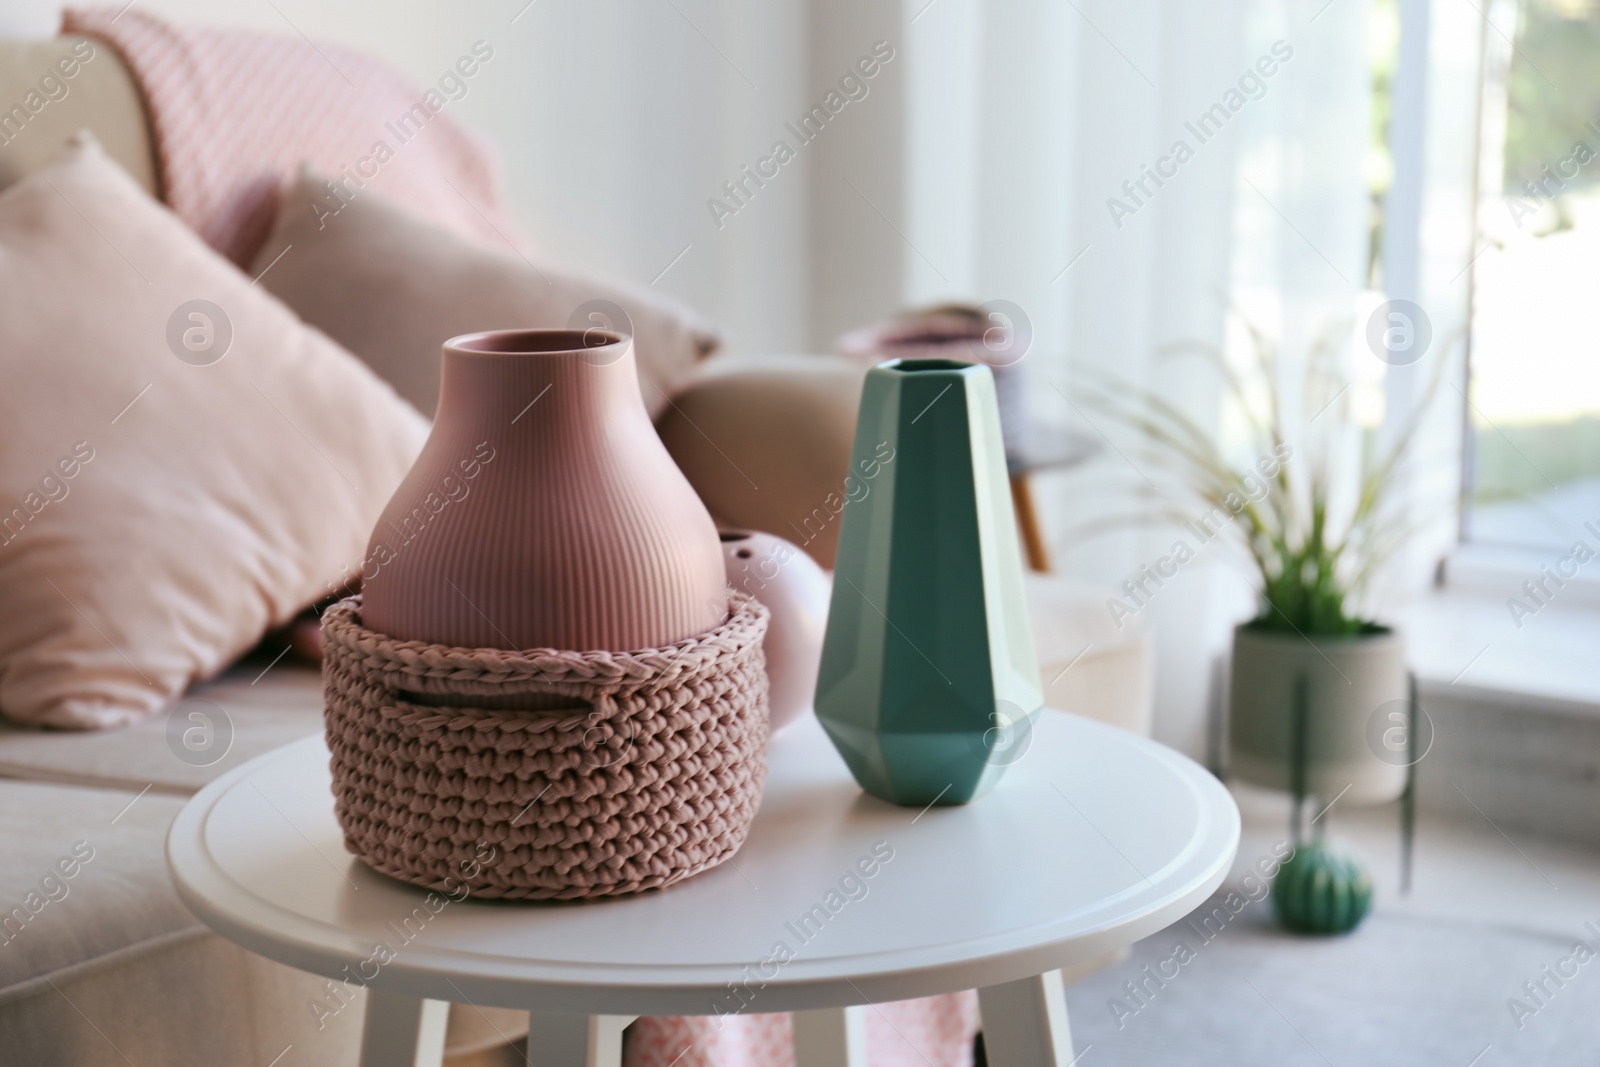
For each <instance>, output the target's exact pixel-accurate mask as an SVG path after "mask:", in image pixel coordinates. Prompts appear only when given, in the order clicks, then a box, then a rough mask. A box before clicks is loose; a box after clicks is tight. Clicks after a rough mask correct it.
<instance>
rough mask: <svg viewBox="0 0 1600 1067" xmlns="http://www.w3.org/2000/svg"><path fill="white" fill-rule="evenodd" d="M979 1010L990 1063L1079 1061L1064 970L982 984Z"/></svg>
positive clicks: (1066, 1065) (1041, 1065)
mask: <svg viewBox="0 0 1600 1067" xmlns="http://www.w3.org/2000/svg"><path fill="white" fill-rule="evenodd" d="M978 1010H979V1012H980V1013H981V1014H982V1015H983V1050H984V1052H985V1053H986V1054H987V1055H988V1057H989V1063H990V1067H1071V1065H1072V1064H1073V1063H1075V1062H1076V1060H1074V1059H1073V1056H1072V1033H1071V1031H1070V1030H1069V1029H1068V1027H1067V1000H1066V995H1065V993H1064V992H1063V989H1062V984H1061V972H1060V971H1046V972H1045V973H1044V974H1041V975H1039V976H1037V977H1035V978H1024V979H1022V980H1021V981H1020V982H1007V983H1006V984H1004V985H994V986H988V987H986V988H984V989H980V990H978ZM1084 1051H1088V1050H1087V1049H1085V1050H1084Z"/></svg>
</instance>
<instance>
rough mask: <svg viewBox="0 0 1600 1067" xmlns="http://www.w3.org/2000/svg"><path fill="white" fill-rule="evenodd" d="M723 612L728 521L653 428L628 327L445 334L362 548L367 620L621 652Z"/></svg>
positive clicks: (709, 621) (446, 634)
mask: <svg viewBox="0 0 1600 1067" xmlns="http://www.w3.org/2000/svg"><path fill="white" fill-rule="evenodd" d="M726 608H727V595H726V589H725V585H724V578H723V561H722V548H721V545H720V543H719V542H718V539H717V530H716V526H715V525H714V524H713V523H712V521H711V516H710V514H708V513H707V511H706V509H705V505H703V504H702V503H701V502H700V498H699V497H698V496H696V495H695V492H694V490H693V489H692V488H690V486H689V483H688V481H687V480H686V479H685V478H684V476H683V474H682V473H681V472H679V470H678V468H677V466H676V465H675V464H674V463H673V462H672V458H671V457H670V456H669V455H668V454H667V450H666V448H665V447H663V446H662V444H661V439H660V438H659V437H657V436H656V432H655V428H654V427H653V426H652V425H651V424H650V416H649V415H648V414H647V413H646V411H645V408H644V403H643V401H642V399H641V398H640V395H639V379H638V372H637V370H636V368H635V366H634V358H633V342H632V340H631V339H629V338H626V337H622V336H619V335H617V334H613V333H609V332H606V331H601V330H588V331H583V332H580V331H576V330H506V331H496V332H490V333H477V334H468V335H466V336H464V337H456V338H453V339H451V340H449V341H446V342H445V345H444V369H443V374H442V380H441V387H440V393H439V410H438V414H437V416H436V417H435V422H434V425H433V432H432V434H431V435H430V436H429V438H428V442H427V444H426V445H425V446H424V447H423V449H422V454H421V456H419V457H418V459H417V462H416V465H415V466H414V467H412V468H411V473H410V474H408V475H407V476H406V478H405V481H404V482H402V483H401V485H400V488H399V490H398V491H396V493H395V495H394V497H393V499H391V500H390V501H389V506H388V508H387V509H386V510H385V511H384V513H383V517H382V518H381V519H379V520H378V525H377V528H376V529H374V530H373V532H372V540H371V541H370V543H369V544H368V546H367V559H366V560H365V561H364V564H363V567H362V610H361V614H362V622H363V623H364V624H365V625H366V626H367V627H368V628H370V629H372V630H376V631H378V632H379V633H383V634H388V635H390V636H392V637H398V638H402V639H408V640H416V641H427V642H430V643H435V644H445V645H456V646H460V647H467V648H508V649H532V648H555V649H566V650H573V651H598V650H609V651H616V652H620V651H630V650H637V649H647V648H656V647H660V646H662V645H667V644H670V643H672V642H675V641H679V640H682V639H683V638H686V637H691V636H694V635H695V634H699V633H703V632H704V631H706V630H708V629H710V628H712V627H714V626H717V625H719V624H721V623H722V621H723V619H724V616H725V614H726Z"/></svg>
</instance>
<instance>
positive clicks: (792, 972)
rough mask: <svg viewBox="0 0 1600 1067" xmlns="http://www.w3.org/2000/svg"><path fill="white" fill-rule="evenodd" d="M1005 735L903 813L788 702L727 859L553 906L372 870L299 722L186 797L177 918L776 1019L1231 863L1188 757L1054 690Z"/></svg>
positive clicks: (999, 961)
mask: <svg viewBox="0 0 1600 1067" xmlns="http://www.w3.org/2000/svg"><path fill="white" fill-rule="evenodd" d="M1007 751H1008V753H1010V754H1012V755H1013V756H1014V757H1015V759H1016V762H1015V763H1014V765H1013V766H1011V767H1010V768H1009V770H1008V773H1007V774H1006V776H1005V777H1004V778H1003V779H1002V780H1001V782H1000V784H999V785H998V786H996V787H995V789H994V790H993V791H992V792H991V793H989V794H988V795H987V796H985V797H982V798H980V799H979V800H977V801H975V802H973V803H971V804H968V805H965V806H961V807H944V806H934V807H930V808H927V809H923V810H921V811H918V810H915V809H908V808H901V807H896V806H894V805H891V804H888V803H885V802H883V801H881V800H878V799H876V798H874V797H871V796H868V795H866V794H865V793H863V792H862V791H861V789H860V788H859V787H858V786H857V785H856V784H855V782H854V781H853V780H852V779H851V777H850V775H849V772H848V771H847V770H846V769H845V766H844V763H843V761H842V760H841V759H840V758H839V756H838V754H837V753H836V752H835V751H834V749H833V747H832V745H831V744H830V743H829V741H828V740H827V737H826V736H825V735H824V734H823V732H822V729H821V727H820V725H819V724H818V723H817V722H816V720H815V719H814V718H813V717H811V716H807V717H805V718H804V719H802V720H801V721H800V722H797V723H795V724H794V725H792V726H791V727H789V728H788V729H787V730H785V731H783V732H782V733H780V734H778V735H777V736H776V737H774V738H773V739H772V741H771V744H770V748H769V771H768V777H767V784H766V790H765V793H764V796H763V799H762V803H761V808H760V811H759V812H758V814H757V816H756V819H755V822H754V824H753V826H752V827H751V831H750V835H749V838H748V840H747V841H746V842H745V845H744V847H743V848H742V849H741V850H740V851H739V852H738V853H737V854H736V855H735V856H734V857H733V858H732V859H730V860H728V861H727V862H725V863H723V864H722V865H721V866H719V867H716V868H714V869H712V870H710V871H707V872H704V873H702V874H700V875H698V876H696V877H693V878H690V879H688V880H686V881H684V882H682V883H679V884H678V885H675V886H672V887H669V888H667V889H665V890H659V891H653V892H648V893H643V894H638V895H635V896H631V897H620V898H612V899H608V900H600V901H593V902H582V903H557V904H552V903H518V902H505V901H489V900H480V899H474V898H471V897H470V896H467V897H466V898H465V899H462V900H459V901H458V900H453V899H446V898H445V897H444V896H443V895H441V894H435V895H434V897H433V898H432V900H431V901H430V900H429V898H428V893H427V891H426V890H422V889H419V888H416V887H413V886H410V885H406V884H404V883H401V882H398V881H395V880H392V879H390V878H387V877H385V876H383V875H380V874H377V873H376V872H374V871H372V870H370V869H369V868H367V867H366V866H365V865H363V864H362V863H361V862H360V861H358V860H357V859H356V858H355V857H354V856H352V855H351V854H349V853H348V852H346V851H345V848H344V844H343V836H342V833H341V831H340V828H339V825H338V823H337V821H336V820H335V817H334V811H333V797H332V795H331V792H330V775H329V771H328V753H327V749H326V748H325V746H324V745H323V742H322V740H321V739H320V738H309V739H307V740H305V741H302V742H298V743H295V744H292V745H288V746H286V747H284V748H282V749H279V750H277V751H274V752H271V753H268V754H267V755H264V756H261V757H259V758H257V759H255V760H253V761H251V762H250V763H248V764H245V765H243V766H241V767H238V768H236V769H235V770H233V771H231V772H229V773H228V774H227V775H225V776H223V777H221V778H219V779H218V780H217V781H215V782H213V783H212V784H211V785H209V786H208V787H207V788H206V789H204V790H203V791H202V792H200V793H199V794H197V795H196V796H195V797H194V798H193V799H192V800H191V801H190V802H189V804H188V805H187V806H186V807H185V808H184V809H183V811H182V813H181V814H180V815H179V817H178V819H177V820H176V821H175V822H174V824H173V827H172V830H171V832H170V835H169V837H168V842H167V857H168V863H169V866H170V868H171V871H172V875H173V879H174V882H175V883H176V885H177V888H178V891H179V893H180V894H181V895H182V897H183V899H184V900H185V902H186V903H187V904H188V906H189V907H190V908H191V909H192V910H193V911H194V912H195V914H196V915H198V916H199V917H200V918H201V919H202V920H203V921H204V922H205V923H207V924H208V925H209V926H211V927H212V928H213V929H215V930H217V931H218V932H220V933H222V934H223V935H224V936H226V937H228V938H229V939H230V940H232V941H234V942H236V943H238V944H240V945H242V946H244V947H245V948H247V949H250V950H251V951H254V952H257V953H259V954H261V955H263V956H267V957H269V958H271V959H275V960H278V961H280V962H282V963H286V964H288V965H290V966H293V967H297V968H300V969H303V970H307V971H311V972H314V973H318V974H323V975H326V976H329V977H335V978H338V977H345V976H350V975H352V974H355V973H359V974H360V975H361V978H360V979H359V981H360V983H361V984H364V985H367V986H370V987H371V988H373V989H375V990H378V991H381V992H387V993H394V994H403V995H406V996H415V997H427V998H437V999H446V1000H460V1001H470V1002H472V1003H476V1004H480V1005H483V1004H489V1005H496V1006H501V1007H514V1008H528V1007H530V1006H537V1007H538V1008H540V1009H541V1010H546V1011H552V1012H576V1013H587V1014H592V1015H602V1014H607V1015H646V1014H648V1015H666V1014H673V1015H709V1014H717V1013H719V1012H725V1011H728V1010H732V1008H730V1004H731V1005H732V1006H733V1007H737V1006H738V1004H739V1001H734V1000H731V999H730V998H731V997H732V996H734V995H735V994H734V993H733V992H732V990H733V989H734V988H735V987H737V988H738V989H739V990H741V991H742V995H743V996H744V997H745V999H749V996H750V995H751V994H752V993H753V994H754V997H755V999H754V1001H753V1002H752V1003H750V1005H749V1010H752V1011H761V1012H771V1011H791V1010H812V1009H819V1008H832V1007H840V1006H846V1005H853V1004H864V1003H878V1002H884V1001H891V1000H903V999H908V998H911V997H917V996H927V995H932V994H936V993H943V992H950V991H954V990H959V989H971V988H977V987H983V986H993V985H997V984H1001V983H1006V982H1013V981H1016V980H1019V979H1023V978H1026V977H1028V976H1034V975H1039V974H1041V973H1044V972H1047V971H1050V970H1052V969H1054V968H1060V967H1063V966H1067V965H1069V964H1072V963H1076V962H1080V961H1084V960H1088V959H1091V958H1094V957H1097V956H1100V955H1103V954H1104V953H1106V952H1108V951H1111V950H1113V949H1116V948H1120V947H1122V946H1124V945H1128V944H1131V943H1132V942H1134V941H1136V940H1139V939H1140V938H1143V937H1145V936H1148V935H1149V934H1152V933H1154V932H1156V931H1158V930H1160V929H1161V928H1163V927H1165V926H1166V925H1168V924H1170V923H1172V922H1175V921H1177V920H1178V919H1179V918H1181V917H1182V916H1184V915H1185V914H1187V913H1188V912H1189V911H1190V910H1192V909H1193V908H1194V907H1196V906H1197V905H1198V904H1199V903H1200V902H1201V901H1203V900H1204V899H1205V898H1206V897H1207V896H1209V895H1210V894H1211V892H1212V891H1213V890H1214V889H1215V888H1216V887H1217V886H1218V885H1219V884H1220V883H1221V881H1222V879H1223V877H1224V876H1225V875H1226V873H1227V871H1228V869H1229V866H1230V864H1231V862H1232V860H1233V856H1234V852H1235V850H1236V849H1237V847H1238V841H1239V813H1238V809H1237V808H1236V807H1235V806H1234V803H1233V800H1232V798H1231V797H1230V796H1229V794H1228V792H1227V791H1226V790H1225V789H1224V788H1223V787H1222V785H1221V784H1220V783H1218V782H1217V780H1216V779H1215V778H1214V777H1213V776H1212V775H1211V774H1210V773H1208V772H1207V771H1205V770H1204V769H1203V768H1201V767H1200V766H1198V765H1197V764H1195V763H1194V762H1193V761H1191V760H1189V759H1187V758H1186V757H1184V756H1182V755H1179V754H1178V753H1176V752H1174V751H1173V750H1171V749H1169V748H1166V747H1164V746H1162V745H1159V744H1156V743H1155V742H1153V741H1150V740H1147V739H1145V738H1142V737H1138V736H1135V735H1133V734H1130V733H1127V732H1125V731H1122V730H1119V729H1116V728H1114V727H1110V726H1106V725H1103V724H1100V723H1096V722H1093V721H1090V720H1088V719H1084V718H1081V717H1078V716H1074V715H1070V714H1067V713H1065V712H1060V711H1054V710H1049V709H1046V710H1044V711H1042V712H1040V713H1039V715H1038V716H1037V717H1036V721H1035V722H1034V725H1033V727H1032V730H1031V734H1030V735H1029V736H1027V737H1026V739H1025V742H1024V743H1019V744H1014V745H1012V746H1009V747H1008V750H1007ZM1018 753H1020V755H1017V754H1018ZM489 862H492V860H491V861H489ZM441 902H442V903H441ZM380 946H382V947H383V948H384V949H387V950H388V951H387V952H380V951H379V948H380Z"/></svg>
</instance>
